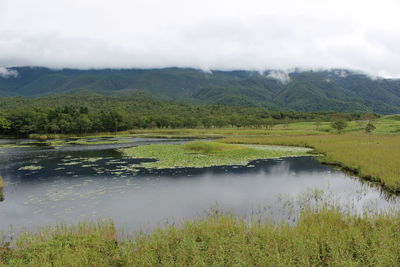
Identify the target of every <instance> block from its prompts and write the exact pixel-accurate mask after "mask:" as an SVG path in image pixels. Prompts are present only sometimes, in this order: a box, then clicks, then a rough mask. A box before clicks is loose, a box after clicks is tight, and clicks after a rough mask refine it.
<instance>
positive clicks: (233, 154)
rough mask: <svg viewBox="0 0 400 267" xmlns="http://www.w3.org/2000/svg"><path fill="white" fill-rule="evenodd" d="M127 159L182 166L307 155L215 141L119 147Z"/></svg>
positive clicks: (293, 150)
mask: <svg viewBox="0 0 400 267" xmlns="http://www.w3.org/2000/svg"><path fill="white" fill-rule="evenodd" d="M119 151H121V152H122V153H123V154H124V155H126V156H128V157H131V158H150V159H156V160H157V161H156V162H145V163H142V164H139V165H132V167H138V166H140V167H146V168H158V169H162V168H184V167H194V168H201V167H209V166H223V165H246V164H247V163H248V162H249V161H252V160H256V159H267V158H279V157H288V156H302V155H307V150H305V149H301V148H286V149H277V148H273V147H272V148H271V149H268V148H264V149H259V148H250V147H246V146H243V145H231V144H221V143H217V142H193V143H188V144H184V145H172V144H153V145H145V146H137V147H131V148H123V149H120V150H119Z"/></svg>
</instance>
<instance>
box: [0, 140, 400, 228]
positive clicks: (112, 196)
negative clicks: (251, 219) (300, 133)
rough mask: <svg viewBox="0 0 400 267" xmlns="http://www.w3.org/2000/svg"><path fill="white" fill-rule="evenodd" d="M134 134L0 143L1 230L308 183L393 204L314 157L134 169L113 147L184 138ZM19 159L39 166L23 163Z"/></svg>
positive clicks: (189, 212) (255, 198) (123, 217)
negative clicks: (104, 141)
mask: <svg viewBox="0 0 400 267" xmlns="http://www.w3.org/2000/svg"><path fill="white" fill-rule="evenodd" d="M131 141H132V143H128V144H109V145H90V146H87V145H70V146H65V147H61V148H59V149H49V148H46V147H34V148H33V147H30V148H7V149H2V151H3V153H0V175H1V176H3V178H4V182H5V188H4V194H5V201H3V202H0V231H9V230H10V225H12V226H13V228H14V229H20V228H21V227H25V228H29V229H32V228H35V227H38V226H43V225H54V224H56V223H58V222H76V221H84V220H93V219H102V218H105V219H107V218H111V219H113V220H114V222H116V224H117V225H118V226H120V227H123V228H125V229H127V230H128V231H136V230H139V229H148V228H149V227H151V226H154V225H155V224H157V223H160V222H165V221H166V220H170V221H172V220H177V219H178V220H180V219H183V218H192V217H194V216H197V215H201V214H203V213H204V212H205V211H206V210H207V209H209V208H210V207H211V206H213V205H215V204H216V203H217V204H218V206H219V207H220V208H222V209H224V210H231V211H233V212H236V213H238V214H245V213H248V212H250V211H251V210H254V209H255V208H256V207H260V206H267V205H269V206H272V208H273V205H274V203H276V200H277V199H278V198H281V197H282V196H284V197H298V196H301V195H302V194H304V192H306V191H307V190H309V189H321V190H324V191H326V192H330V194H332V195H333V196H334V197H335V198H337V199H338V200H339V201H342V202H343V203H344V204H346V203H349V201H350V202H352V203H353V204H354V205H355V206H356V208H357V209H361V208H362V207H365V206H371V205H373V206H377V207H378V208H380V209H386V208H390V207H396V206H398V200H397V199H394V200H388V199H387V197H385V195H384V194H383V193H381V192H380V190H379V189H377V188H375V187H372V186H370V185H369V184H366V183H361V182H360V181H359V180H358V179H355V178H352V177H349V176H347V175H345V174H343V173H342V172H340V171H336V170H332V169H330V168H328V167H325V166H322V165H321V164H319V163H318V161H316V160H315V159H314V158H312V157H298V158H285V159H272V160H258V161H254V162H251V163H250V164H249V165H248V166H224V167H211V168H202V169H191V168H187V169H178V170H145V169H140V170H139V171H137V170H136V171H133V170H131V169H127V168H126V166H127V165H129V164H130V163H134V162H138V161H139V162H140V160H132V159H127V158H124V157H123V156H122V155H120V154H119V153H118V152H117V151H115V150H114V149H115V148H119V147H126V146H133V145H144V144H149V143H160V142H162V143H181V142H183V141H181V140H160V139H139V138H135V139H131ZM143 161H145V160H143ZM24 166H40V167H42V168H41V169H37V170H24V168H23V167H24ZM21 167H22V169H20V168H21Z"/></svg>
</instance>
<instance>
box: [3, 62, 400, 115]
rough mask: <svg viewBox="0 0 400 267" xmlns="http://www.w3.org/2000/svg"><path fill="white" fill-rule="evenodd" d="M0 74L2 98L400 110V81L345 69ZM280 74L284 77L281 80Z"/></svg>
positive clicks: (23, 71) (39, 69)
mask: <svg viewBox="0 0 400 267" xmlns="http://www.w3.org/2000/svg"><path fill="white" fill-rule="evenodd" d="M10 69H11V70H14V71H16V72H18V75H17V76H16V77H7V78H4V77H3V78H2V77H0V96H1V97H7V96H25V97H40V96H47V95H53V94H66V93H71V94H83V93H85V94H87V93H91V92H92V93H93V94H100V95H117V96H118V95H119V96H124V95H130V94H132V93H134V92H138V91H144V92H147V93H149V94H151V95H153V96H155V97H157V98H159V99H162V100H173V101H177V102H182V103H189V104H223V105H233V106H250V107H262V108H267V109H269V110H273V111H279V110H282V111H302V112H306V111H343V112H375V113H382V114H391V113H400V80H396V79H384V78H381V79H376V78H371V77H370V76H368V75H366V74H362V73H358V72H354V71H350V70H345V69H334V70H318V71H311V70H309V71H299V70H296V71H292V72H290V73H286V72H282V71H277V70H268V71H265V72H262V73H261V72H257V71H246V70H233V71H222V70H213V71H210V72H205V71H202V70H198V69H192V68H163V69H90V70H79V69H59V70H53V69H48V68H44V67H13V68H10ZM277 77H278V78H280V77H281V78H282V79H281V80H279V79H277Z"/></svg>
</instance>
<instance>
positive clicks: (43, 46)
mask: <svg viewBox="0 0 400 267" xmlns="http://www.w3.org/2000/svg"><path fill="white" fill-rule="evenodd" d="M399 13H400V2H399V1H396V0H382V1H379V2H377V1H372V0H364V1H361V0H352V1H345V0H326V1H317V0H305V1H295V0H282V1H268V0H267V1H265V0H248V1H237V0H233V1H232V0H230V1H228V0H219V1H211V0H204V1H193V0H168V1H162V0H134V1H128V0H116V1H106V0H86V1H81V0H79V1H78V0H68V1H67V0H57V1H51V0H36V1H30V0H2V1H1V2H0V25H1V26H0V66H2V67H1V68H0V76H1V77H6V76H7V77H15V73H9V72H7V70H6V69H5V68H4V67H12V66H43V67H49V68H77V69H91V68H95V69H101V68H164V67H190V68H197V69H202V70H205V71H208V70H211V69H219V70H235V69H244V70H255V71H264V70H268V69H278V70H285V71H287V70H291V69H293V68H296V67H299V68H303V69H308V70H309V69H312V70H318V69H331V68H335V69H336V68H340V69H354V70H359V71H362V72H365V73H368V74H370V75H372V76H383V77H399V76H400V67H399V65H398V62H400V37H399V36H400V27H399V26H398V25H399V18H398V14H399ZM281 74H282V73H279V72H278V73H272V74H270V75H271V77H273V76H277V75H281ZM279 77H280V78H282V79H285V77H284V76H279ZM286 78H287V77H286Z"/></svg>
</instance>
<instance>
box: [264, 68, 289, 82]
mask: <svg viewBox="0 0 400 267" xmlns="http://www.w3.org/2000/svg"><path fill="white" fill-rule="evenodd" d="M267 77H268V78H272V79H275V80H278V81H280V82H281V83H283V84H288V83H289V82H290V76H289V72H288V71H283V70H272V71H270V72H269V73H268V74H267Z"/></svg>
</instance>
